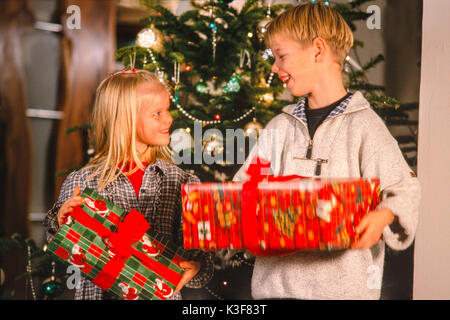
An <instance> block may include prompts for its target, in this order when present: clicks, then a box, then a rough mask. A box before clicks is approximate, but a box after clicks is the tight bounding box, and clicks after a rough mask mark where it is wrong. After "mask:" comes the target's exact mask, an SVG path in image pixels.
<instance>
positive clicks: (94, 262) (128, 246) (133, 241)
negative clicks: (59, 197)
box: [48, 188, 187, 300]
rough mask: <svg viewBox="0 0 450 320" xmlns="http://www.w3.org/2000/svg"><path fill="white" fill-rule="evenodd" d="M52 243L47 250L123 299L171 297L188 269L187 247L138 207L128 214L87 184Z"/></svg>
mask: <svg viewBox="0 0 450 320" xmlns="http://www.w3.org/2000/svg"><path fill="white" fill-rule="evenodd" d="M81 197H83V198H84V202H83V205H81V206H79V207H75V208H74V211H73V212H72V213H71V214H70V216H69V217H68V219H67V221H66V222H65V223H64V224H63V225H61V227H60V228H59V230H58V232H57V233H56V235H55V236H54V238H53V239H52V241H51V242H50V243H49V244H48V251H50V252H52V253H54V254H55V255H56V256H57V257H58V258H59V259H61V260H63V261H65V262H67V263H69V264H72V265H75V266H77V267H79V268H80V269H81V271H82V273H83V274H84V275H85V276H86V277H87V278H88V279H90V280H92V282H93V283H95V284H96V285H97V286H99V287H100V288H102V289H103V290H106V291H108V292H111V293H113V294H115V295H116V296H118V297H119V298H122V299H127V300H136V299H163V300H164V299H168V298H170V297H172V295H173V292H174V290H175V287H176V285H177V284H178V282H179V281H180V278H181V275H182V274H183V272H184V269H183V268H181V267H180V266H179V263H180V261H182V260H186V258H187V256H186V252H185V250H184V249H183V248H182V247H179V246H176V245H175V244H173V243H172V242H170V241H169V240H168V239H166V238H165V237H164V236H163V235H161V234H158V233H156V232H153V231H151V229H150V230H149V227H150V226H149V224H148V223H147V221H146V220H145V218H144V216H143V215H142V214H141V213H139V212H137V211H136V210H131V211H130V212H129V213H126V212H125V211H124V210H122V209H120V208H119V207H117V206H115V205H114V204H113V203H111V202H109V201H107V200H106V199H104V198H102V197H101V196H100V195H98V194H97V193H95V192H94V191H93V190H91V189H88V188H86V189H85V190H84V191H83V192H82V194H81Z"/></svg>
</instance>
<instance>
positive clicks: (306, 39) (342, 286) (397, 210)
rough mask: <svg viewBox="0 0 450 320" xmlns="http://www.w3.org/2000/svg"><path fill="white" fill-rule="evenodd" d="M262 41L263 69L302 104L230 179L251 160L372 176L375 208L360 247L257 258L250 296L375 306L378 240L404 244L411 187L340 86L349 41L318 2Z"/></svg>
mask: <svg viewBox="0 0 450 320" xmlns="http://www.w3.org/2000/svg"><path fill="white" fill-rule="evenodd" d="M265 40H266V43H267V45H268V46H269V47H270V48H271V50H272V52H273V54H274V57H275V61H274V64H273V66H272V71H273V72H275V73H277V74H278V77H279V78H280V79H281V80H282V81H283V82H284V83H286V86H287V88H288V89H289V90H290V92H291V93H292V94H293V95H294V96H304V97H303V98H301V100H300V101H299V103H298V104H296V105H289V106H286V107H285V108H284V109H283V113H281V114H280V115H278V116H276V117H275V118H273V119H272V120H271V121H270V122H269V123H268V124H267V126H266V128H265V129H264V131H263V133H262V135H261V137H260V139H259V141H258V143H257V145H256V146H255V148H254V149H253V150H252V151H251V152H250V155H249V157H248V159H247V161H246V163H245V164H244V165H243V166H242V168H241V169H240V170H239V171H238V173H237V174H236V176H235V177H234V180H235V181H239V180H246V179H247V178H248V177H247V175H246V173H245V171H246V169H247V168H248V165H249V163H250V161H251V160H252V159H254V157H255V156H259V157H261V158H263V159H267V160H269V161H271V173H272V174H274V175H289V174H297V175H301V176H310V177H321V178H327V177H379V178H380V189H381V191H382V201H381V203H380V204H379V205H378V206H377V208H376V210H374V211H373V212H370V213H369V214H367V215H366V217H365V218H364V219H363V220H362V221H361V222H360V224H359V225H358V226H357V228H356V231H357V232H358V233H359V234H360V240H359V242H358V243H356V245H355V246H354V247H353V248H352V249H349V250H342V251H338V252H306V251H305V252H298V253H295V254H292V255H287V256H281V257H257V258H256V261H255V267H254V271H253V277H252V296H253V298H255V299H271V298H294V299H379V297H380V289H381V288H380V287H381V278H382V274H383V263H384V242H386V244H387V245H389V246H390V247H391V248H393V249H395V250H403V249H405V248H407V247H408V246H409V245H410V244H411V243H412V241H413V238H414V234H415V230H416V225H417V220H418V205H419V198H420V186H419V183H418V180H417V178H416V177H415V175H414V173H413V172H411V170H410V168H409V167H408V165H407V164H406V162H405V160H404V158H403V156H402V154H401V151H400V149H399V148H398V145H397V142H396V141H395V139H394V138H393V137H392V135H391V134H390V133H389V131H388V129H387V128H386V126H385V124H384V123H383V121H382V120H381V119H380V118H379V117H378V116H377V114H376V113H375V112H374V111H373V110H372V109H371V108H370V105H369V103H368V102H367V100H366V99H365V98H364V97H363V95H362V94H361V93H360V92H355V93H354V94H350V93H347V91H346V90H345V88H344V85H343V83H342V78H341V72H342V67H343V64H344V60H345V57H346V56H347V54H348V52H349V50H350V48H351V47H352V45H353V36H352V33H351V30H350V28H349V27H348V25H347V24H346V22H345V21H344V19H343V18H342V16H340V15H339V14H338V13H337V12H336V11H335V10H333V9H332V8H330V7H329V6H325V5H323V4H321V3H318V4H305V5H299V6H296V7H294V8H291V9H289V10H287V11H285V12H283V13H282V14H281V15H279V16H278V17H277V18H275V19H274V20H273V21H272V22H271V23H270V25H269V26H268V29H267V31H266V35H265ZM381 236H382V238H383V240H384V242H383V241H379V239H380V237H381Z"/></svg>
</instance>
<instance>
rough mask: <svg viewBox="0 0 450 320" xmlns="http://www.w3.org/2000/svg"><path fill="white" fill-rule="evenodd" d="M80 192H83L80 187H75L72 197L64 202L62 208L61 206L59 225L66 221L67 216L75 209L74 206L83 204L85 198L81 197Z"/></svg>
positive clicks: (58, 216) (58, 215)
mask: <svg viewBox="0 0 450 320" xmlns="http://www.w3.org/2000/svg"><path fill="white" fill-rule="evenodd" d="M80 193H81V192H80V188H79V187H75V189H74V191H73V195H72V197H71V198H69V199H68V200H67V201H66V202H64V203H63V205H62V206H61V208H59V211H58V214H57V218H58V224H59V225H62V224H63V223H64V222H65V221H66V218H67V216H68V215H69V214H70V213H71V212H72V211H73V208H74V207H77V206H80V205H82V204H83V198H82V197H80Z"/></svg>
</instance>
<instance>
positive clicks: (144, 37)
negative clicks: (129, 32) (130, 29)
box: [136, 26, 163, 52]
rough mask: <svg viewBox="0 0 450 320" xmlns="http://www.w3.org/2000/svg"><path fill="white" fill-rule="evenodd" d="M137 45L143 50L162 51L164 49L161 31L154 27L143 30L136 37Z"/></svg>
mask: <svg viewBox="0 0 450 320" xmlns="http://www.w3.org/2000/svg"><path fill="white" fill-rule="evenodd" d="M136 45H137V46H139V47H141V48H146V49H150V48H151V49H153V50H155V51H158V52H159V51H161V50H162V49H163V35H162V33H161V31H159V30H158V29H156V28H154V27H153V26H152V27H149V28H145V29H142V30H141V31H139V32H138V34H137V35H136Z"/></svg>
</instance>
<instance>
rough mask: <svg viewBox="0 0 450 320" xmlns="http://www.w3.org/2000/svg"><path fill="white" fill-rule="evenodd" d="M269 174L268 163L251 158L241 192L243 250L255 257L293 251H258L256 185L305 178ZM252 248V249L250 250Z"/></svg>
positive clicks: (257, 200) (257, 158)
mask: <svg viewBox="0 0 450 320" xmlns="http://www.w3.org/2000/svg"><path fill="white" fill-rule="evenodd" d="M269 172H270V161H267V160H264V159H261V158H259V157H255V158H253V160H252V162H251V163H250V165H249V167H248V169H247V175H249V176H250V179H249V180H247V181H246V182H244V183H243V185H242V192H241V209H242V211H241V212H242V217H241V219H242V226H243V227H245V228H246V230H245V236H244V237H243V242H244V248H247V249H248V250H250V251H251V252H252V253H253V254H255V255H259V256H262V255H271V256H273V255H284V254H290V253H293V252H295V251H292V250H290V251H288V250H286V251H284V252H279V251H278V252H272V251H271V250H267V249H266V250H265V249H262V248H261V249H259V248H260V243H259V235H258V228H257V226H259V225H260V223H259V221H258V216H257V206H258V203H259V199H258V192H259V191H258V183H259V182H261V181H274V182H275V181H288V180H293V179H299V178H305V177H303V176H298V175H288V176H273V175H270V174H269ZM250 248H252V249H250Z"/></svg>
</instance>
